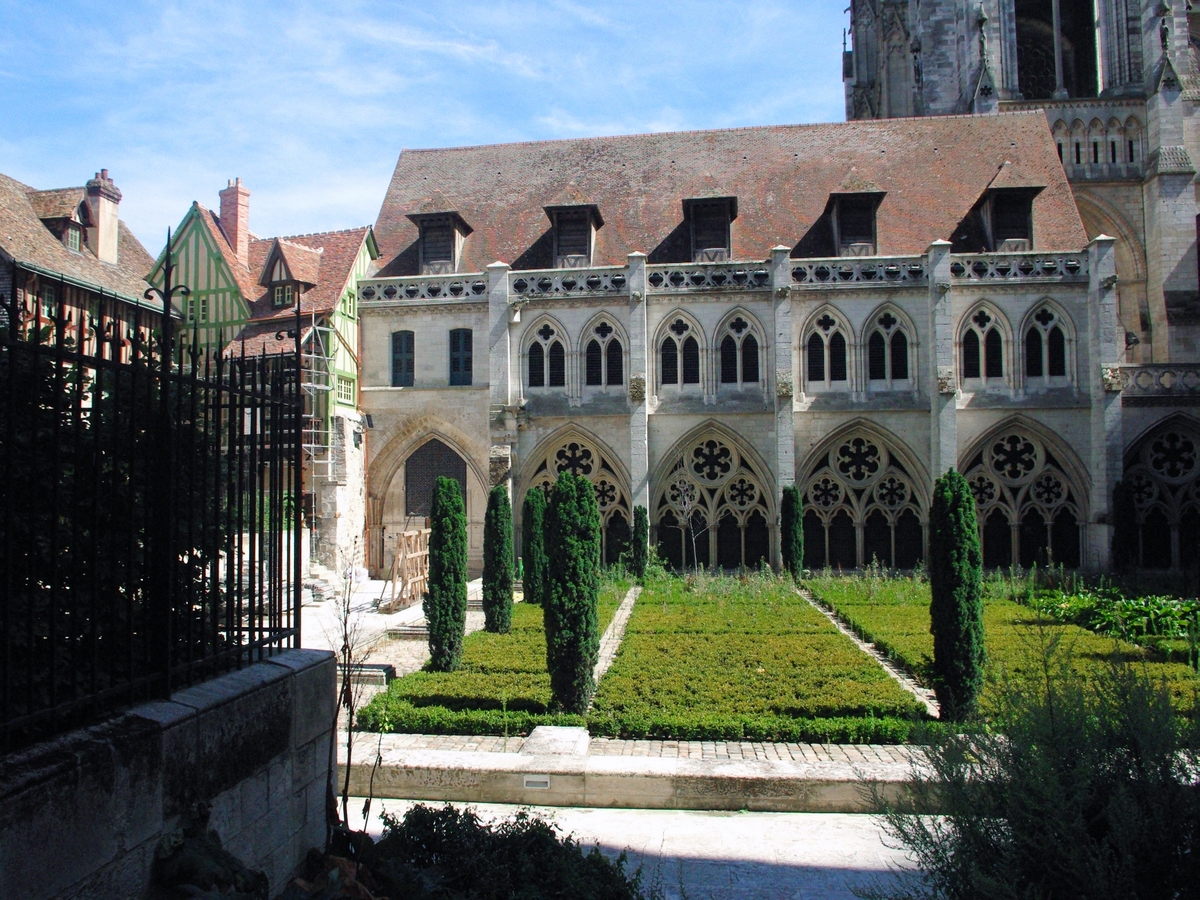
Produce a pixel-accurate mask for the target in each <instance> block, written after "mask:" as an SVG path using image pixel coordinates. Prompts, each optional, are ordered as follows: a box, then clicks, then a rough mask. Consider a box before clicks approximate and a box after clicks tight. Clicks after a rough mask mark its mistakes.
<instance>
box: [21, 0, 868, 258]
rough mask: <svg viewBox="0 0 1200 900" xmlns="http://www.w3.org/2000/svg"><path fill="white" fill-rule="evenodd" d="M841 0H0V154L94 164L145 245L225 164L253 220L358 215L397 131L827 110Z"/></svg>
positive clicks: (368, 207)
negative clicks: (110, 181)
mask: <svg viewBox="0 0 1200 900" xmlns="http://www.w3.org/2000/svg"><path fill="white" fill-rule="evenodd" d="M845 5H848V4H845V3H844V2H843V0H833V2H829V0H823V2H822V0H796V2H793V3H783V2H753V0H750V2H741V3H737V2H694V3H676V4H666V3H661V4H660V3H654V2H642V3H626V2H602V3H595V2H593V3H580V2H575V0H541V2H519V0H491V2H488V0H483V2H476V0H458V2H441V0H426V2H420V3H417V2H386V0H384V2H370V3H341V2H325V3H319V2H314V3H290V2H275V0H272V2H252V3H245V2H242V3H219V2H212V3H210V2H203V0H196V2H191V3H174V2H165V3H162V2H159V3H155V2H146V3H142V2H124V3H94V2H92V3H87V2H72V0H64V2H58V3H31V2H22V3H17V2H12V0H0V97H3V98H4V100H5V102H4V104H3V118H4V126H3V127H0V172H3V173H5V174H6V175H10V176H12V177H14V178H17V179H19V180H21V181H24V182H26V183H27V184H31V185H33V186H35V187H38V188H51V187H65V186H68V185H75V184H82V183H83V182H84V181H85V180H86V179H87V178H89V177H90V176H91V175H92V173H93V172H95V171H96V170H97V169H99V168H101V167H106V168H108V169H109V171H110V174H111V175H112V177H113V178H114V180H115V181H116V183H117V186H118V187H120V188H121V190H122V192H123V194H124V200H123V201H122V203H121V216H122V218H123V219H125V220H126V222H128V223H129V225H130V226H131V227H132V228H133V230H134V232H135V233H136V234H137V235H138V237H139V238H141V239H142V241H143V243H145V244H146V245H147V247H148V248H149V249H150V250H151V251H152V252H153V251H154V250H155V249H156V248H157V247H160V246H161V244H162V240H163V237H164V236H165V231H166V228H167V226H169V225H172V226H173V225H174V224H175V223H176V222H177V221H178V220H179V219H180V218H181V217H182V215H183V213H184V212H185V211H186V209H187V207H188V205H189V204H190V203H191V202H192V201H193V200H199V201H200V202H201V203H203V204H205V205H208V206H213V207H215V206H217V204H218V200H217V191H218V190H219V189H220V188H221V187H223V186H224V185H225V183H226V180H227V179H228V178H231V177H234V176H240V177H241V178H242V180H243V182H244V183H245V184H246V186H247V187H249V188H250V190H251V192H252V196H251V200H250V227H251V229H252V230H253V231H254V232H256V233H259V234H264V235H272V234H295V233H301V232H309V231H324V230H329V229H335V228H345V227H350V226H353V225H361V224H367V223H371V222H373V221H374V220H375V216H376V214H377V213H378V211H379V205H380V203H381V202H382V201H383V195H384V192H385V190H386V188H387V184H388V179H389V178H390V176H391V172H392V169H393V167H394V166H395V163H396V157H397V155H398V154H399V153H400V150H401V149H402V148H404V147H444V146H459V145H464V144H484V143H498V142H505V141H521V140H539V139H549V138H568V137H579V136H585V135H604V134H622V133H637V132H647V131H665V130H678V129H693V128H726V127H737V126H746V125H768V124H777V123H790V122H821V121H837V120H840V119H842V118H843V116H844V103H843V99H842V85H841V80H840V76H841V64H840V58H839V53H840V51H841V38H842V29H843V27H844V25H845V24H846V22H847V18H848V17H847V16H846V14H845V13H843V11H842V10H843V8H844V6H845Z"/></svg>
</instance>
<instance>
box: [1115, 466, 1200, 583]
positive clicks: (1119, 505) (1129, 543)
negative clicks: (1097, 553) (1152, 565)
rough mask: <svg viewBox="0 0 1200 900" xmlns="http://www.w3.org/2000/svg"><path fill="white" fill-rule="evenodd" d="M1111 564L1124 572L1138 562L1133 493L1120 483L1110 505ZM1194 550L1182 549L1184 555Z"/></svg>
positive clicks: (1135, 511)
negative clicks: (1111, 523) (1111, 527)
mask: <svg viewBox="0 0 1200 900" xmlns="http://www.w3.org/2000/svg"><path fill="white" fill-rule="evenodd" d="M1112 521H1113V532H1112V562H1113V566H1114V567H1115V568H1117V569H1118V570H1121V571H1123V570H1125V569H1127V568H1129V567H1130V566H1133V565H1136V564H1137V561H1138V537H1137V510H1136V509H1135V508H1134V505H1133V491H1131V490H1130V489H1129V487H1128V486H1127V485H1126V484H1125V483H1124V482H1122V481H1118V482H1117V483H1116V484H1115V485H1113V505H1112ZM1193 550H1194V548H1191V547H1187V548H1183V552H1184V553H1185V554H1187V553H1189V552H1192V551H1193Z"/></svg>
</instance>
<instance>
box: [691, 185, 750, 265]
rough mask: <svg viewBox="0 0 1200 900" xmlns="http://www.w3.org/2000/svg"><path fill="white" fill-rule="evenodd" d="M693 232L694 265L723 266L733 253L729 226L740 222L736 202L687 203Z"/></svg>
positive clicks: (716, 200) (717, 199) (721, 200)
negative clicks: (700, 263) (720, 264)
mask: <svg viewBox="0 0 1200 900" xmlns="http://www.w3.org/2000/svg"><path fill="white" fill-rule="evenodd" d="M684 210H685V212H686V213H687V217H688V220H689V222H690V224H691V230H692V261H693V262H723V261H725V260H727V259H729V256H730V253H731V251H732V244H731V241H730V223H732V222H733V220H734V219H736V218H737V198H736V197H718V198H715V199H712V200H685V201H684Z"/></svg>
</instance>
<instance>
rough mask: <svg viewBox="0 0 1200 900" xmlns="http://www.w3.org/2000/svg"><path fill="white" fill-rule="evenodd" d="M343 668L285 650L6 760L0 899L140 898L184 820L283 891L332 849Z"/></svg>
mask: <svg viewBox="0 0 1200 900" xmlns="http://www.w3.org/2000/svg"><path fill="white" fill-rule="evenodd" d="M336 680H337V679H336V665H335V661H334V656H333V654H332V653H329V652H328V651H323V650H287V651H284V652H283V653H280V654H278V655H276V656H273V657H271V658H270V659H269V660H265V661H263V662H260V663H257V664H255V665H252V666H250V667H248V668H246V669H242V670H241V671H238V672H232V673H229V674H227V675H223V676H221V677H219V678H214V679H212V680H211V681H207V682H204V683H203V684H199V685H196V686H194V687H191V688H187V689H185V690H182V691H179V692H177V693H175V694H173V695H172V696H171V699H170V700H169V701H157V702H152V703H146V704H143V705H142V706H138V707H135V708H134V709H133V710H131V711H130V712H129V713H127V714H125V715H123V716H121V717H119V718H117V719H114V720H112V721H109V722H106V723H104V724H102V725H97V726H95V727H93V728H89V729H84V730H80V731H76V732H72V733H70V734H67V735H65V736H63V737H61V738H58V739H56V740H53V741H48V742H45V743H42V744H39V745H36V746H34V747H31V748H29V749H27V750H24V751H21V752H19V753H14V754H10V755H9V756H7V757H4V758H3V759H2V760H0V897H11V898H18V897H19V898H22V900H49V898H74V897H80V898H84V897H87V898H93V897H105V898H110V897H111V898H125V897H129V898H134V897H139V898H140V897H143V896H145V895H146V892H147V889H148V887H149V885H150V878H151V869H152V865H153V860H154V851H155V848H156V847H157V845H158V842H159V840H160V838H161V837H162V836H163V834H164V833H166V832H168V831H170V830H171V829H172V828H174V827H176V824H177V823H178V821H179V817H180V814H181V813H182V812H184V811H185V810H187V809H189V808H190V807H191V806H192V805H193V804H195V803H196V802H197V801H205V802H207V803H208V804H210V806H211V820H210V823H209V825H210V827H211V828H213V829H215V830H216V831H217V833H218V834H219V835H220V837H221V840H222V842H223V844H224V847H225V849H226V850H228V851H229V852H231V853H232V854H233V855H235V856H236V857H238V858H239V859H241V860H242V861H243V862H244V863H246V865H248V866H249V867H251V868H254V869H261V870H263V871H265V872H266V873H267V876H268V878H269V879H270V882H271V895H272V896H274V895H275V894H276V893H277V892H278V891H279V890H281V889H282V887H283V886H284V884H285V883H286V880H287V878H288V877H289V875H290V874H291V873H292V872H293V871H294V870H295V869H296V867H297V866H298V865H299V864H300V863H301V862H303V860H304V855H305V853H306V852H307V850H308V848H310V847H320V846H322V845H323V843H324V840H325V801H326V789H327V783H328V777H329V771H328V766H329V749H330V741H331V739H332V735H333V721H334V707H335V696H336Z"/></svg>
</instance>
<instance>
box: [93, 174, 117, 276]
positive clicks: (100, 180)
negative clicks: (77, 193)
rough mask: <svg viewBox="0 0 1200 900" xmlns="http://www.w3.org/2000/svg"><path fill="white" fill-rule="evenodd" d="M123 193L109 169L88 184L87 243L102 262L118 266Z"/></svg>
mask: <svg viewBox="0 0 1200 900" xmlns="http://www.w3.org/2000/svg"><path fill="white" fill-rule="evenodd" d="M120 202H121V192H120V191H119V190H117V186H116V185H115V184H113V182H112V179H111V178H109V177H108V169H101V170H100V171H99V172H97V173H96V177H95V178H93V179H91V180H90V181H89V182H88V183H87V204H88V210H89V212H90V213H91V220H92V223H91V226H90V227H89V228H88V229H87V243H88V246H89V247H90V248H91V249H92V252H93V253H95V254H96V258H97V259H99V260H100V261H101V262H106V263H112V264H113V265H114V266H115V265H116V264H117V229H118V224H117V222H118V219H117V205H118V204H119V203H120Z"/></svg>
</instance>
